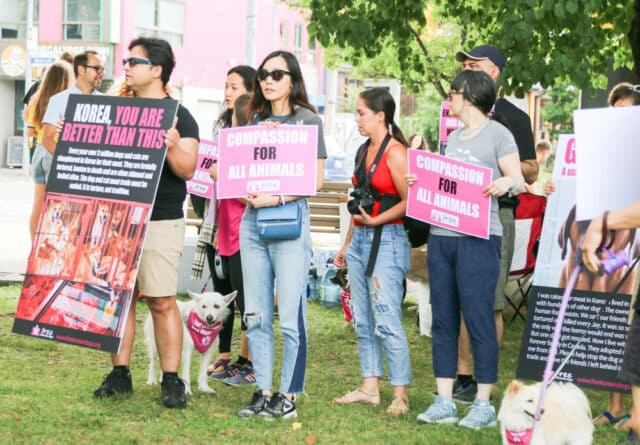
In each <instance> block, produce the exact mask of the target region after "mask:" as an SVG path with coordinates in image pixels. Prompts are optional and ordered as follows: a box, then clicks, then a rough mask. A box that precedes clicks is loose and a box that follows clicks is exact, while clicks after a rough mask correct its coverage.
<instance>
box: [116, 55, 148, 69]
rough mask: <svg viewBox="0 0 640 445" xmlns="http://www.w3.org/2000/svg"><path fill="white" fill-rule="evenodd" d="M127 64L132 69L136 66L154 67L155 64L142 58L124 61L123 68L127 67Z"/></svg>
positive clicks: (131, 58) (130, 58)
mask: <svg viewBox="0 0 640 445" xmlns="http://www.w3.org/2000/svg"><path fill="white" fill-rule="evenodd" d="M127 63H128V64H129V66H130V67H131V68H133V67H134V66H136V65H153V63H151V60H149V59H143V58H141V57H129V58H127V59H122V66H126V65H127Z"/></svg>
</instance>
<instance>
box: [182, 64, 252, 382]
mask: <svg viewBox="0 0 640 445" xmlns="http://www.w3.org/2000/svg"><path fill="white" fill-rule="evenodd" d="M255 77H256V70H255V69H253V68H252V67H250V66H248V65H238V66H235V67H233V68H231V69H230V70H229V71H228V72H227V78H226V81H225V84H224V104H225V109H224V111H223V112H222V113H221V114H220V116H218V119H217V120H216V121H215V122H214V124H213V140H214V141H217V140H218V132H219V131H220V129H221V128H229V127H231V126H232V117H233V114H234V107H235V102H236V100H237V99H238V98H239V97H240V96H242V95H245V94H247V93H251V92H252V91H253V88H254V82H255ZM216 175H217V168H216V165H215V164H214V166H213V167H212V176H213V179H214V180H215V179H216ZM209 204H210V203H209V200H207V201H206V203H205V204H204V211H205V215H208V213H209V211H210V206H209ZM216 208H217V216H216V222H217V226H218V232H217V233H216V232H215V230H214V228H213V225H212V224H211V223H209V222H207V221H208V218H207V217H206V216H205V218H204V221H205V223H204V224H203V225H202V228H201V229H200V236H199V240H198V245H197V246H196V253H195V257H194V261H193V266H192V269H191V279H199V278H200V277H201V276H202V266H203V262H204V257H205V255H206V258H207V262H208V264H209V270H210V271H211V272H212V273H211V277H212V280H213V288H214V289H215V290H216V292H220V293H222V294H228V293H230V292H233V291H234V290H237V291H238V295H237V296H236V298H235V300H234V301H233V302H232V303H231V304H230V305H229V309H231V314H230V315H229V316H228V317H227V318H226V319H225V321H224V325H223V327H222V331H221V332H220V343H219V344H218V350H219V355H218V358H217V359H216V360H215V361H214V362H213V364H212V365H211V366H210V367H209V373H210V376H211V378H213V379H214V380H223V381H224V382H225V383H227V384H229V385H232V386H238V385H243V384H251V383H253V382H254V381H255V378H254V376H253V366H252V363H251V356H250V354H249V346H248V342H247V335H246V332H247V326H246V324H245V323H244V320H243V321H242V322H241V342H240V352H239V354H238V359H237V360H236V361H235V362H233V363H231V338H232V335H233V322H234V312H235V311H234V306H235V305H237V306H238V310H239V311H240V316H241V317H242V316H243V315H244V290H243V289H244V286H243V284H242V283H243V278H242V268H241V265H240V263H241V261H240V256H241V254H240V241H239V237H240V231H239V227H240V221H241V219H242V214H243V213H244V208H245V202H244V200H239V199H222V200H219V201H218V205H217V206H216ZM216 253H217V254H218V258H219V261H221V266H222V269H223V270H226V271H228V273H227V274H226V276H218V275H217V274H216V272H215V270H216V267H215V264H216Z"/></svg>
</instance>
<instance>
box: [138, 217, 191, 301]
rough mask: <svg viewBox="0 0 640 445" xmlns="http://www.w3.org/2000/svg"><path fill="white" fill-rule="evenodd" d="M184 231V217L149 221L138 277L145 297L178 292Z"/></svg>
mask: <svg viewBox="0 0 640 445" xmlns="http://www.w3.org/2000/svg"><path fill="white" fill-rule="evenodd" d="M184 231H185V222H184V219H172V220H165V221H150V222H149V229H148V230H147V236H146V238H145V240H144V246H143V248H142V257H141V258H140V267H139V268H138V280H137V287H138V291H139V292H140V293H141V294H142V295H144V296H145V297H171V296H174V295H175V294H176V292H177V290H178V270H179V268H180V259H181V257H182V248H183V245H184Z"/></svg>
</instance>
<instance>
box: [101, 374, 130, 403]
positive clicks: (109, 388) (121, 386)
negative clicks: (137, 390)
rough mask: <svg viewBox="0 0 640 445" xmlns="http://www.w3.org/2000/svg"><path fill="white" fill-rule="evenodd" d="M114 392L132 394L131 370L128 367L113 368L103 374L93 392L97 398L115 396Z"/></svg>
mask: <svg viewBox="0 0 640 445" xmlns="http://www.w3.org/2000/svg"><path fill="white" fill-rule="evenodd" d="M116 394H133V385H132V384H131V372H129V370H128V369H126V370H122V369H115V368H114V369H113V370H112V371H111V372H110V373H109V374H107V375H106V376H104V380H103V381H102V384H101V385H100V387H99V388H98V389H96V390H95V391H94V392H93V397H95V398H97V399H101V398H105V397H111V396H115V395H116Z"/></svg>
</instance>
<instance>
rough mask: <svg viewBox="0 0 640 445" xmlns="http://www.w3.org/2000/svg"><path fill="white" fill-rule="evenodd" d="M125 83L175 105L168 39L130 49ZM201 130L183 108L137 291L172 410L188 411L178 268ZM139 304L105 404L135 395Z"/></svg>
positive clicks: (104, 390) (103, 393)
mask: <svg viewBox="0 0 640 445" xmlns="http://www.w3.org/2000/svg"><path fill="white" fill-rule="evenodd" d="M122 64H123V66H124V69H125V82H126V85H127V87H128V88H129V89H130V90H131V91H132V92H133V93H134V95H135V96H136V97H142V98H149V99H166V100H173V99H171V98H170V97H169V96H168V95H167V83H168V82H169V77H170V76H171V72H172V71H173V68H174V67H175V57H174V55H173V50H172V49H171V46H170V45H169V43H168V42H167V41H165V40H162V39H157V38H151V37H139V38H137V39H135V40H133V41H132V42H131V43H130V44H129V57H128V58H126V59H124V60H123V61H122ZM198 135H199V130H198V124H197V123H196V121H195V119H194V118H193V116H191V113H189V111H188V110H187V109H186V108H185V107H183V106H182V105H178V112H177V117H176V120H175V121H174V126H173V128H171V129H169V130H168V131H167V133H166V135H165V139H164V142H165V145H166V146H167V155H166V158H165V162H164V165H163V167H162V173H161V175H160V182H159V185H158V192H157V194H156V200H155V202H154V204H153V210H152V212H151V221H150V222H149V227H148V229H147V234H146V238H145V241H144V247H143V250H142V256H141V257H140V264H139V267H138V276H137V281H136V289H137V290H138V291H139V292H140V294H141V295H143V296H144V298H145V301H146V303H147V306H148V307H149V312H150V313H151V316H152V318H153V328H154V334H155V340H156V345H157V347H158V355H159V356H160V363H161V366H162V371H163V372H162V402H163V404H164V405H165V406H166V407H168V408H184V407H186V404H187V401H186V398H185V385H184V383H183V381H182V380H181V379H179V378H178V365H179V364H180V355H181V353H182V317H181V315H180V311H179V310H178V306H177V304H176V297H175V295H176V292H177V288H178V268H179V266H180V258H181V256H182V249H183V245H184V232H185V221H184V213H183V210H182V209H183V204H184V201H185V198H186V195H187V186H186V180H187V179H190V178H191V177H192V176H193V174H194V172H195V169H196V163H197V159H198V142H199V136H198ZM135 314H136V304H135V302H133V304H132V305H131V308H130V310H129V315H128V318H127V322H126V328H125V333H124V336H123V338H122V344H121V347H120V353H118V354H112V355H111V361H112V363H113V370H112V371H111V372H110V373H109V374H108V375H107V376H106V378H105V379H104V381H103V382H102V384H101V385H100V387H99V388H98V389H96V391H95V392H94V397H97V398H105V397H111V396H114V395H116V394H131V393H133V385H132V382H131V373H130V371H129V363H130V361H131V350H132V348H133V341H134V337H135V324H136V316H135Z"/></svg>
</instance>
